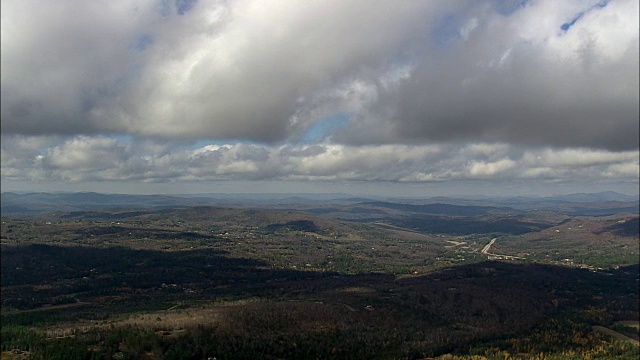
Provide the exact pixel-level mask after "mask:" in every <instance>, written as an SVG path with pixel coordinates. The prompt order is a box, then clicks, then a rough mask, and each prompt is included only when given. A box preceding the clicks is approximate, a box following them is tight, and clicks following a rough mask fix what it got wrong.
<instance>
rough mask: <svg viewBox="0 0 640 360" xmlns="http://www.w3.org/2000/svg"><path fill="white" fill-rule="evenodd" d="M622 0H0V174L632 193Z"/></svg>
mask: <svg viewBox="0 0 640 360" xmlns="http://www.w3.org/2000/svg"><path fill="white" fill-rule="evenodd" d="M638 4H639V2H638V1H637V0H609V1H607V0H602V1H588V0H565V1H555V0H548V1H538V0H513V1H510V0H477V1H418V0H416V1H355V0H350V1H344V0H335V1H332V0H318V1H313V0H311V1H294V0H288V1H271V0H269V1H260V0H256V1H250V0H248V1H245V0H236V1H193V0H175V1H170V0H156V1H129V0H123V1H117V0H113V1H80V0H78V1H65V0H57V1H44V0H43V1H29V0H3V1H2V2H1V3H0V6H1V9H0V10H1V17H2V18H1V28H2V34H1V35H2V38H1V40H2V41H1V47H2V48H1V53H0V54H1V67H0V69H1V89H0V90H1V92H0V96H1V105H2V106H1V123H2V143H1V144H2V159H1V174H2V190H3V191H9V190H23V191H24V190H39V191H42V190H49V191H54V190H66V191H71V190H73V191H79V190H90V191H102V192H121V193H160V192H162V193H186V192H262V191H267V192H287V191H292V192H315V191H319V192H340V191H344V192H351V193H377V194H392V195H402V194H406V195H438V194H446V193H449V194H453V193H460V194H483V193H485V194H499V193H507V194H554V193H570V192H579V191H603V190H614V191H620V192H623V193H629V194H637V193H638V177H639V161H638V160H639V135H638V134H639V128H638V127H639V126H638V112H639V71H638V67H639V51H638V48H639V38H638V33H639V23H638V12H639V9H638V7H639V5H638Z"/></svg>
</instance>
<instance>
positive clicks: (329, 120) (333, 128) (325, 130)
mask: <svg viewBox="0 0 640 360" xmlns="http://www.w3.org/2000/svg"><path fill="white" fill-rule="evenodd" d="M352 115H353V113H352V112H340V113H337V114H334V115H331V116H328V117H326V118H323V119H320V120H318V121H316V123H315V124H313V126H311V127H310V128H309V129H308V130H307V131H306V132H305V134H304V135H303V136H302V142H303V143H317V142H320V141H322V140H324V139H326V138H327V137H329V136H331V135H333V134H335V133H337V132H339V131H341V130H343V129H345V128H346V127H347V126H348V125H349V118H350V117H351V116H352Z"/></svg>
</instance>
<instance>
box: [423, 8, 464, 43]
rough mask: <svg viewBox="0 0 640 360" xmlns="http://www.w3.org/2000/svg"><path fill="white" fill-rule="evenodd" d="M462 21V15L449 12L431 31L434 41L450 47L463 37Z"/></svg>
mask: <svg viewBox="0 0 640 360" xmlns="http://www.w3.org/2000/svg"><path fill="white" fill-rule="evenodd" d="M461 25H462V22H461V20H460V17H459V16H457V15H455V14H453V13H449V14H447V15H445V16H444V17H443V18H441V19H440V21H438V23H437V25H436V27H435V28H434V29H433V31H432V32H431V37H432V40H433V42H435V43H436V44H438V45H440V46H442V47H450V46H452V45H454V44H456V43H457V42H458V41H460V39H461V38H462V34H461V33H460V27H461Z"/></svg>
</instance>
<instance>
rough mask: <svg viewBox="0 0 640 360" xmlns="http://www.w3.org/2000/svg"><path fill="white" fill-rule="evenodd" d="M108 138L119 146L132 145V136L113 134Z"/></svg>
mask: <svg viewBox="0 0 640 360" xmlns="http://www.w3.org/2000/svg"><path fill="white" fill-rule="evenodd" d="M109 137H110V138H112V139H115V140H116V142H117V143H118V144H119V145H130V144H132V143H133V136H132V135H128V134H114V135H111V136H109Z"/></svg>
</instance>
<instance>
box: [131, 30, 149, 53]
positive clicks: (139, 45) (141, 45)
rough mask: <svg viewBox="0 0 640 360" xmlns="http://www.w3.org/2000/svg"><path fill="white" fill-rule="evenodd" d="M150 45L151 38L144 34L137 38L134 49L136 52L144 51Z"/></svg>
mask: <svg viewBox="0 0 640 360" xmlns="http://www.w3.org/2000/svg"><path fill="white" fill-rule="evenodd" d="M151 44H153V37H151V35H149V34H144V35H142V36H140V37H138V39H137V40H136V43H135V45H134V47H135V49H136V50H138V51H145V50H146V49H147V48H148V47H149V46H150V45H151Z"/></svg>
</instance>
